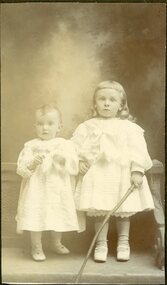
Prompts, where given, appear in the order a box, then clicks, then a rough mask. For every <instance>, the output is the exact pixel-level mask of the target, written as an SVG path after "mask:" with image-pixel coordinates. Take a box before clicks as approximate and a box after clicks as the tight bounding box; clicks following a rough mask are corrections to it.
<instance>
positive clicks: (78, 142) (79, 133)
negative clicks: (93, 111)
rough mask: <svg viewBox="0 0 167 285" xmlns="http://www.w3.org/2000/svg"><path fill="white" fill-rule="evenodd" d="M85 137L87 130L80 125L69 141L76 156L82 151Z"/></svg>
mask: <svg viewBox="0 0 167 285" xmlns="http://www.w3.org/2000/svg"><path fill="white" fill-rule="evenodd" d="M86 137H87V128H86V126H85V125H84V124H80V125H79V126H78V127H77V128H76V130H75V131H74V133H73V135H72V138H71V141H72V142H73V143H74V145H75V149H76V152H77V153H78V155H79V154H80V151H81V149H82V146H83V143H84V141H85V139H86Z"/></svg>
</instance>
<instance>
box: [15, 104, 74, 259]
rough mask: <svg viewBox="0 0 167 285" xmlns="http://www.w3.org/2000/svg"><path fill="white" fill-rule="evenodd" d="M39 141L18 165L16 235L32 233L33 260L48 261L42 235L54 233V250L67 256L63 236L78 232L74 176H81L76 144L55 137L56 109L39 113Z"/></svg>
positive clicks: (23, 153)
mask: <svg viewBox="0 0 167 285" xmlns="http://www.w3.org/2000/svg"><path fill="white" fill-rule="evenodd" d="M35 125H36V132H37V138H35V139H33V140H30V141H28V142H26V143H25V145H24V148H23V150H22V151H21V153H20V155H19V158H18V162H17V173H18V174H19V175H21V176H22V177H23V179H22V183H21V189H20V197H19V202H18V210H17V217H16V220H17V232H18V233H22V232H23V231H24V230H26V231H30V234H31V247H32V251H31V254H32V257H33V259H34V260H35V261H42V260H45V258H46V257H45V254H44V252H43V249H42V242H41V238H42V232H43V231H52V239H53V250H54V251H55V252H56V253H59V254H68V253H69V250H68V249H67V248H66V247H65V246H64V245H62V243H61V238H62V232H68V231H75V230H78V221H77V216H76V210H75V204H74V200H73V193H72V186H71V180H70V176H71V175H76V174H77V173H78V159H77V155H76V153H75V149H74V146H73V143H72V142H71V141H68V140H65V139H63V138H59V137H56V136H57V134H58V132H59V130H60V128H61V114H60V112H59V110H58V109H57V108H56V107H55V106H53V105H44V106H42V107H41V108H39V109H38V110H37V111H36V123H35Z"/></svg>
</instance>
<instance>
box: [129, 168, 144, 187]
mask: <svg viewBox="0 0 167 285" xmlns="http://www.w3.org/2000/svg"><path fill="white" fill-rule="evenodd" d="M142 183H143V173H141V172H139V171H134V172H132V174H131V184H132V185H134V186H136V187H138V188H140V187H141V185H142Z"/></svg>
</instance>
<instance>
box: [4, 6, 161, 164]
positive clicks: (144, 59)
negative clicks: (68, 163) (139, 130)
mask: <svg viewBox="0 0 167 285" xmlns="http://www.w3.org/2000/svg"><path fill="white" fill-rule="evenodd" d="M1 10H2V12H1V14H2V20H1V23H2V27H1V44H2V46H1V63H2V73H1V83H2V89H1V93H2V104H1V106H2V161H5V162H15V161H16V160H17V157H18V154H19V151H20V150H21V148H22V147H23V144H24V142H25V141H27V140H29V139H32V138H34V137H35V129H34V126H33V124H34V111H35V109H36V108H38V107H39V106H41V105H42V104H44V103H47V102H50V101H55V102H56V103H57V105H58V107H59V108H60V110H61V112H62V115H63V122H64V128H63V130H62V133H61V134H60V135H61V136H63V137H65V138H69V137H70V136H71V134H72V132H73V130H74V129H75V127H76V126H77V125H78V124H79V123H80V122H82V121H83V120H85V119H86V118H87V117H88V116H89V114H90V110H91V104H92V96H93V91H94V88H95V87H96V85H97V84H98V83H99V82H100V81H102V80H108V79H115V80H117V81H118V82H120V83H121V84H122V85H123V86H124V88H125V90H126V93H127V96H128V104H129V107H130V112H131V113H132V115H133V116H135V117H137V119H138V121H137V122H138V124H139V125H140V126H142V127H143V128H144V129H145V131H146V134H145V136H146V140H147V143H148V147H149V152H150V155H151V157H152V158H157V159H160V160H161V161H163V160H164V110H165V5H164V4H158V3H156V4H155V3H148V4H143V3H138V4H134V3H131V4H126V3H124V4H123V3H122V4H120V3H119V4H118V3H115V4H111V3H108V4H107V3H105V4H104V3H103V4H102V3H89V4H87V3H24V4H23V3H22V4H19V3H15V4H11V3H10V4H4V5H2V7H1Z"/></svg>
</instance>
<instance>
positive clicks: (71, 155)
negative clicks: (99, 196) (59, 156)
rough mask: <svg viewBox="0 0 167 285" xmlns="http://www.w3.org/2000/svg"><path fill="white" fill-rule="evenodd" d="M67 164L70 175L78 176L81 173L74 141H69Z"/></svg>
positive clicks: (66, 153)
mask: <svg viewBox="0 0 167 285" xmlns="http://www.w3.org/2000/svg"><path fill="white" fill-rule="evenodd" d="M65 155H66V162H65V168H66V170H67V171H68V172H69V174H70V175H77V174H78V171H79V159H78V155H77V152H76V149H75V145H74V143H73V142H72V141H67V144H66V147H65Z"/></svg>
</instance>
